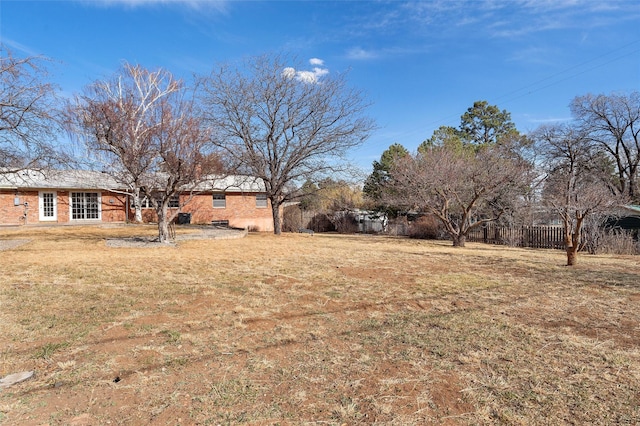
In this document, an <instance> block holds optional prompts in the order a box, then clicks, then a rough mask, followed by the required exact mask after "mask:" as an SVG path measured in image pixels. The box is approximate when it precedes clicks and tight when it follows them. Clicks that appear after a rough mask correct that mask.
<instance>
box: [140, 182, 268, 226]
mask: <svg viewBox="0 0 640 426" xmlns="http://www.w3.org/2000/svg"><path fill="white" fill-rule="evenodd" d="M186 199H187V196H183V197H182V198H181V200H180V202H181V203H182V202H184V201H185V200H186ZM226 202H227V203H226V204H227V205H226V207H225V208H214V207H213V195H212V194H198V195H196V196H194V197H193V198H192V199H191V200H190V201H189V202H188V203H187V204H186V205H185V206H184V207H183V208H182V210H181V211H182V212H184V213H191V223H192V224H203V225H210V224H211V222H212V221H214V220H227V221H229V226H232V227H237V228H248V229H251V230H256V231H261V232H273V218H272V215H271V204H270V203H267V207H266V208H265V207H256V194H255V193H234V192H231V193H227V194H226ZM129 217H130V218H131V219H133V218H134V212H133V210H131V213H130V216H129ZM142 219H143V221H145V222H155V221H156V220H157V216H156V214H155V211H154V210H153V209H143V210H142Z"/></svg>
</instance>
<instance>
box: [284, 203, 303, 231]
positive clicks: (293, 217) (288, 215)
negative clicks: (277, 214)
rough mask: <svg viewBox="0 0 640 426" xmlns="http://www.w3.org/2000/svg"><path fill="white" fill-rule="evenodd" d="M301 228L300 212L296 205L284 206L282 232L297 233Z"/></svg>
mask: <svg viewBox="0 0 640 426" xmlns="http://www.w3.org/2000/svg"><path fill="white" fill-rule="evenodd" d="M300 228H303V226H302V211H301V210H300V208H299V207H298V206H297V205H291V206H286V207H285V208H284V209H283V212H282V231H284V232H298V230H299V229H300Z"/></svg>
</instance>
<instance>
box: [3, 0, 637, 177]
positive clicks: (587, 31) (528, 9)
mask: <svg viewBox="0 0 640 426" xmlns="http://www.w3.org/2000/svg"><path fill="white" fill-rule="evenodd" d="M0 41H1V42H2V44H4V45H5V46H6V47H7V48H9V49H11V50H12V51H13V52H14V54H16V55H19V56H27V55H43V56H46V57H49V58H51V59H52V60H53V61H54V62H53V64H52V67H51V78H52V80H53V81H54V82H56V83H57V84H58V85H59V86H60V88H61V89H62V91H63V94H65V95H71V94H73V93H75V92H78V91H80V90H81V89H82V88H83V87H84V86H86V85H87V84H89V83H91V82H92V81H95V80H97V79H101V78H105V77H109V76H111V75H112V74H113V73H114V72H116V71H117V70H118V68H119V67H120V65H121V64H122V62H123V61H127V62H130V63H139V64H141V65H143V66H145V67H147V68H150V69H154V68H157V67H163V68H166V69H168V70H169V71H171V72H172V73H173V74H174V75H176V76H177V77H181V78H185V79H187V80H189V79H190V78H191V76H192V75H193V74H194V73H195V74H206V73H208V72H210V71H211V69H212V68H213V66H214V65H215V64H216V63H219V62H229V61H237V60H240V59H242V58H244V57H246V56H252V55H260V54H263V53H269V52H287V53H290V54H293V55H296V56H297V57H298V58H300V60H304V61H309V60H311V59H313V58H315V59H320V60H322V69H323V70H325V71H328V72H331V73H335V72H345V71H349V73H350V74H349V81H350V83H351V85H353V86H355V87H357V88H359V89H362V90H363V91H364V92H365V93H366V94H367V96H368V98H369V99H370V100H371V101H372V102H373V105H372V107H371V109H370V115H371V116H372V117H373V118H374V119H375V120H376V121H377V123H378V126H379V129H378V130H377V131H376V132H375V133H374V134H373V135H372V137H371V138H370V139H369V141H368V142H367V143H366V144H365V145H364V146H363V147H362V148H360V149H358V150H356V151H354V152H353V159H354V161H355V162H356V163H357V164H359V165H361V166H362V167H363V168H364V169H365V170H367V169H368V170H370V166H371V162H372V161H373V160H376V159H379V158H380V155H381V154H382V152H383V151H384V150H385V149H386V148H387V147H388V146H389V145H391V144H392V143H395V142H398V143H401V144H403V145H404V146H405V147H407V148H408V149H410V150H413V149H415V148H416V147H417V146H418V145H419V144H420V143H421V142H422V141H423V140H425V139H427V138H429V137H430V136H431V134H432V133H433V131H434V130H435V129H436V128H438V127H439V126H441V125H450V126H457V125H458V124H459V122H460V116H461V115H462V114H463V113H464V112H465V111H466V109H467V108H469V107H470V106H471V105H473V102H474V101H477V100H487V101H488V102H489V103H490V104H494V105H498V107H500V108H501V109H506V110H507V111H509V112H510V113H511V116H512V119H513V120H514V122H515V123H516V125H517V127H518V129H519V130H520V131H521V132H525V133H526V132H529V131H531V130H534V129H535V128H536V127H538V126H539V125H541V124H543V123H548V122H554V121H561V120H567V119H569V118H570V116H571V115H570V111H569V107H568V105H569V103H570V102H571V100H572V99H573V98H574V97H575V96H579V95H584V94H587V93H612V92H630V91H633V90H640V2H638V1H637V0H630V1H624V0H617V1H604V0H584V1H583V0H487V1H480V0H450V1H447V0H439V1H438V0H436V1H418V2H412V1H409V2H405V1H332V2H327V1H231V0H228V1H210V0H206V1H205V0H202V1H199V0H184V1H182V0H163V1H161V0H91V1H90V0H86V1H85V0H77V1H29V0H16V1H12V0H2V1H1V2H0ZM316 62H317V61H316ZM307 63H308V62H307ZM316 66H318V65H317V64H316V65H314V64H311V63H309V65H308V67H309V68H308V70H312V69H313V68H314V67H316Z"/></svg>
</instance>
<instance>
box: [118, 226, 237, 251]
mask: <svg viewBox="0 0 640 426" xmlns="http://www.w3.org/2000/svg"><path fill="white" fill-rule="evenodd" d="M194 229H195V232H193V231H192V232H188V233H181V232H178V235H176V239H175V240H174V241H170V242H166V243H161V242H159V241H158V239H157V238H151V237H134V238H108V239H107V240H106V244H107V246H108V247H139V248H151V247H171V246H176V244H177V243H178V242H180V241H187V240H204V239H209V240H226V239H232V238H242V237H244V236H246V235H247V231H246V230H244V229H228V228H209V227H198V228H194Z"/></svg>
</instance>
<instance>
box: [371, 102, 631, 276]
mask: <svg viewBox="0 0 640 426" xmlns="http://www.w3.org/2000/svg"><path fill="white" fill-rule="evenodd" d="M571 111H572V113H573V115H574V120H572V121H571V122H568V123H563V124H557V125H551V126H541V127H540V128H538V129H536V130H535V131H533V132H531V133H530V134H528V135H523V134H521V133H520V132H519V131H518V130H517V129H516V126H515V125H514V123H513V122H512V120H511V117H510V114H509V113H508V112H507V111H505V110H500V109H499V108H498V107H496V106H493V105H489V104H488V103H487V102H486V101H479V102H475V103H474V105H473V106H472V107H470V108H469V109H468V110H467V111H466V112H465V113H464V114H463V115H462V116H461V120H460V126H459V127H449V126H443V127H440V128H438V129H437V130H436V131H435V132H434V133H433V135H432V136H431V137H430V138H429V139H427V140H426V141H425V142H423V143H422V144H421V145H420V146H419V147H418V149H417V150H416V152H414V153H411V152H409V151H408V150H407V149H405V148H404V147H403V146H402V145H400V144H398V143H394V144H392V145H391V146H390V147H389V149H387V150H386V151H385V152H384V153H383V154H382V156H381V158H380V161H375V162H374V163H373V172H372V173H371V175H370V176H369V177H368V179H367V180H366V182H365V184H364V187H363V190H364V192H365V194H366V196H367V197H368V199H369V200H371V201H372V202H373V203H374V204H375V208H376V209H378V210H380V211H385V212H391V213H394V214H408V213H410V212H412V213H414V214H416V213H417V214H429V215H430V216H431V217H433V218H436V219H437V221H438V222H439V223H440V226H441V227H442V229H443V230H444V232H445V233H446V235H448V237H449V238H450V239H451V241H452V242H453V245H454V246H464V244H465V240H466V238H467V236H468V235H469V233H470V232H471V231H472V230H474V229H477V228H478V227H481V226H483V225H484V224H486V223H490V222H491V223H514V222H520V224H523V223H524V222H526V221H531V220H532V215H534V214H535V213H536V211H537V210H540V209H545V210H546V211H551V212H554V213H555V214H556V215H557V217H558V218H559V219H560V222H561V223H562V226H563V227H564V230H565V232H564V235H565V247H566V251H567V264H569V265H574V264H575V263H576V262H577V252H578V250H579V248H580V247H581V246H582V245H583V244H584V241H583V231H584V226H585V223H587V222H589V221H590V220H591V221H595V222H598V221H602V220H603V218H604V217H605V216H607V215H614V214H615V212H616V208H618V207H620V206H622V205H624V204H626V203H639V202H640V194H639V192H638V191H639V190H638V184H639V179H638V165H639V163H640V140H639V139H638V135H639V134H640V94H639V93H638V92H632V93H630V94H612V95H598V96H594V95H585V96H579V97H576V98H575V99H574V100H573V102H572V103H571Z"/></svg>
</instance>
